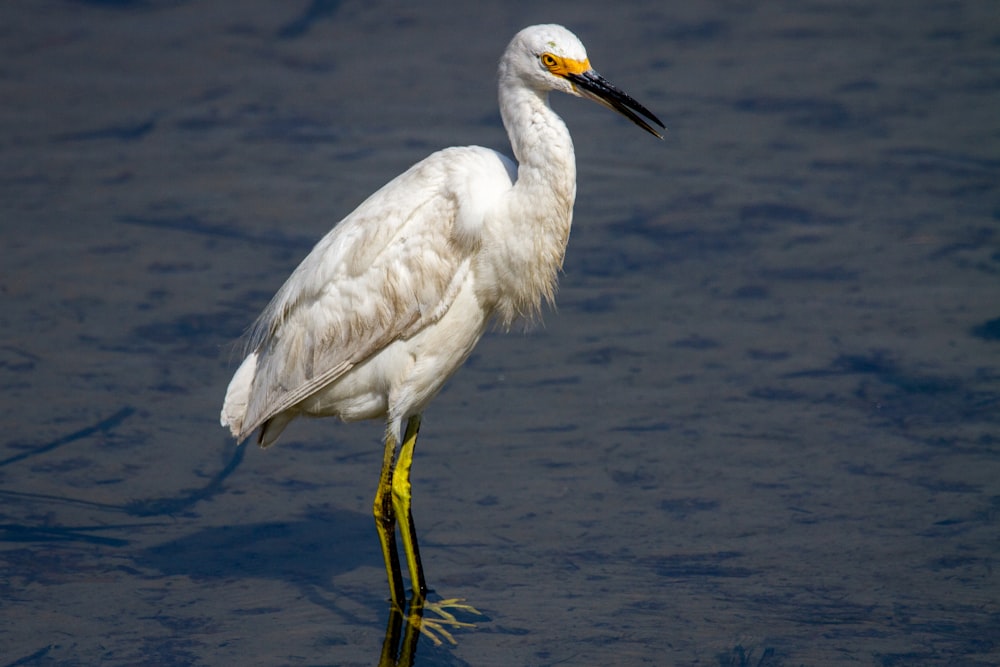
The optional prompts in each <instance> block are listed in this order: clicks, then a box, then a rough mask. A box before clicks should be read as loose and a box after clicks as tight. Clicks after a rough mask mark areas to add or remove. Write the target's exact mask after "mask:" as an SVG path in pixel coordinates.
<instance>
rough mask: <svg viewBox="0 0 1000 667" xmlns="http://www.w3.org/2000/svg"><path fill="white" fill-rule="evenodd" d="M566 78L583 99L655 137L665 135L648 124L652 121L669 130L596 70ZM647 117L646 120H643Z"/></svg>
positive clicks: (647, 110) (660, 137)
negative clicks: (613, 113)
mask: <svg viewBox="0 0 1000 667" xmlns="http://www.w3.org/2000/svg"><path fill="white" fill-rule="evenodd" d="M566 78H567V79H569V80H570V81H571V82H572V83H573V85H574V86H575V87H576V90H577V92H578V93H580V95H581V96H582V97H587V98H590V99H592V100H594V101H595V102H600V103H601V104H603V105H604V106H606V107H608V108H609V109H613V110H614V111H617V112H618V113H620V114H621V115H623V116H625V117H626V118H628V119H629V120H630V121H632V122H633V123H635V124H636V125H638V126H639V127H641V128H642V129H644V130H646V131H647V132H649V133H650V134H652V135H653V136H654V137H657V138H658V139H662V138H663V135H662V134H660V133H659V132H658V131H657V130H656V129H654V128H653V126H652V125H650V124H649V122H647V119H648V120H649V121H652V122H653V123H656V124H657V125H659V126H660V127H661V128H663V129H664V130H665V129H667V128H666V125H664V124H663V122H662V121H661V120H660V119H659V118H657V117H656V116H655V115H653V112H651V111H650V110H649V109H647V108H646V107H644V106H642V105H641V104H639V103H638V102H636V101H635V100H634V99H632V96H631V95H629V94H628V93H626V92H625V91H623V90H621V89H619V88H616V87H615V86H614V85H613V84H612V83H611V82H610V81H608V80H607V79H605V78H604V77H603V76H601V75H600V74H598V73H597V72H595V71H594V70H587V71H586V72H583V73H582V74H567V75H566ZM643 116H645V118H643Z"/></svg>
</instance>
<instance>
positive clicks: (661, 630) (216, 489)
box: [0, 0, 1000, 667]
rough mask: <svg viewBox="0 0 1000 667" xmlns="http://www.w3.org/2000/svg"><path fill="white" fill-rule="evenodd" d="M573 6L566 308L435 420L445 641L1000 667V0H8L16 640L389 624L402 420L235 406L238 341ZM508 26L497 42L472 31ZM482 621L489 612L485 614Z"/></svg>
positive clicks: (216, 644)
mask: <svg viewBox="0 0 1000 667" xmlns="http://www.w3.org/2000/svg"><path fill="white" fill-rule="evenodd" d="M549 20H559V21H561V22H563V23H565V24H566V25H567V26H568V27H570V28H571V29H572V30H574V31H575V32H577V34H578V35H579V36H580V37H581V38H582V39H583V41H584V42H585V43H586V44H587V45H588V49H589V55H590V57H591V61H592V62H593V63H594V64H595V66H596V67H597V68H598V69H599V70H600V71H601V72H602V73H603V74H604V75H605V76H607V77H608V78H609V79H610V80H612V81H614V82H616V83H618V84H619V85H620V86H621V87H623V88H624V89H626V90H628V91H630V92H631V93H633V94H634V95H635V97H636V98H637V99H639V100H641V101H642V102H643V103H644V104H646V105H647V106H648V107H650V108H651V109H652V110H653V111H655V112H656V113H657V114H658V115H659V116H660V117H661V118H663V119H664V121H665V122H666V123H667V125H668V127H669V128H670V133H669V134H668V136H667V140H666V141H665V142H664V143H660V142H656V141H654V140H652V139H651V138H650V137H649V136H647V135H645V134H643V133H642V132H640V131H638V130H637V129H636V128H634V127H632V126H631V125H629V124H628V122H627V121H624V120H620V119H617V118H615V117H614V116H613V115H612V114H610V113H608V112H607V111H606V110H604V109H601V108H599V107H597V106H596V105H592V104H587V103H584V102H581V101H579V100H570V99H555V100H553V105H554V106H555V107H556V108H557V110H558V111H559V112H560V113H561V114H562V115H563V116H564V118H565V119H566V121H567V124H568V125H569V127H570V130H571V132H572V133H573V136H574V139H575V141H576V145H577V159H578V164H579V195H578V201H577V209H576V216H575V221H574V224H575V226H574V231H573V238H572V239H571V242H570V247H569V251H568V254H567V260H566V266H565V275H564V276H563V279H562V284H561V289H560V294H559V298H558V302H559V308H558V310H557V311H556V312H551V313H548V314H547V315H546V318H545V323H544V325H543V326H540V327H536V328H534V329H531V330H529V331H528V332H526V333H521V332H515V333H512V334H508V335H503V334H499V333H493V334H490V335H489V336H487V337H486V338H485V339H484V340H483V341H482V343H481V344H480V346H479V347H478V348H477V350H476V352H475V354H474V356H473V357H472V359H470V361H469V363H468V365H467V367H466V368H464V369H463V370H462V371H461V372H459V374H458V375H457V376H456V377H455V378H454V379H453V380H452V382H451V383H450V384H449V385H448V387H447V388H446V389H445V390H444V391H443V392H442V394H441V396H440V397H439V398H438V399H437V400H436V402H435V403H434V404H433V405H432V407H431V408H430V409H429V410H428V411H427V413H426V415H425V420H424V425H423V429H422V437H421V441H420V443H419V446H418V452H417V460H416V465H415V468H414V482H415V490H414V492H415V512H416V521H417V525H418V529H419V534H420V537H421V538H422V543H421V546H422V548H423V556H424V565H425V568H426V571H427V575H428V578H429V582H430V584H431V586H432V587H433V588H434V589H435V590H436V592H437V593H438V594H439V595H440V596H442V597H453V596H457V597H463V598H466V599H468V601H469V602H470V603H472V604H474V605H475V606H476V607H478V608H479V609H480V610H482V611H483V612H484V613H485V616H484V617H483V618H481V619H479V620H478V627H477V629H475V630H462V631H459V632H457V633H456V637H457V639H458V645H457V646H454V647H450V646H447V645H446V646H443V647H435V646H433V645H432V644H431V643H430V642H428V641H422V642H421V643H420V645H419V646H418V649H417V659H416V664H419V665H425V666H426V665H554V664H567V663H571V664H586V665H608V664H620V665H639V664H656V665H664V664H667V665H671V664H676V665H693V664H701V665H727V666H728V665H755V666H762V667H763V666H774V665H789V666H790V665H834V664H872V665H994V664H997V663H1000V639H998V638H1000V585H998V584H1000V582H998V574H997V571H998V567H997V564H998V552H1000V541H998V535H1000V530H998V529H1000V151H998V148H1000V121H998V120H997V119H998V116H997V114H996V110H997V109H998V108H1000V78H998V76H997V73H998V72H1000V23H998V21H997V18H996V12H995V5H994V3H992V2H988V1H982V2H963V3H946V4H942V3H933V2H916V3H914V2H907V3H902V2H889V3H881V4H879V5H878V6H872V5H871V4H870V3H861V2H844V3H820V2H804V3H803V2H773V3H763V4H761V3H732V2H721V1H720V2H706V3H697V4H693V5H691V6H686V7H682V6H669V7H665V6H663V5H662V3H654V2H637V3H630V4H629V5H627V6H625V5H623V6H621V7H617V8H616V10H615V12H613V13H609V12H608V10H607V9H606V8H605V6H604V5H601V4H599V3H594V5H593V6H592V7H591V6H586V5H584V6H581V5H580V3H557V5H554V6H553V5H551V3H549V5H547V7H546V8H545V11H544V13H543V8H541V7H539V6H537V4H535V3H530V4H529V3H520V2H515V3H504V5H503V6H500V7H495V8H493V7H481V6H476V7H472V6H460V5H452V4H449V3H440V2H432V3H423V4H422V5H421V6H420V7H419V8H410V9H403V10H399V9H392V10H390V9H387V8H385V7H380V6H378V5H377V4H369V5H367V6H366V7H365V8H360V7H354V6H350V5H348V4H347V3H334V2H323V1H320V0H316V1H314V2H312V3H311V4H310V3H305V2H301V3H265V2H258V1H256V0H254V1H251V2H246V3H242V4H241V5H240V11H239V12H235V11H234V10H233V5H232V3H223V2H201V3H184V2H155V1H151V2H106V1H105V2H97V1H92V2H85V1H80V2H38V3H29V2H20V1H17V2H8V3H5V4H4V5H3V6H2V8H0V26H2V27H0V35H2V39H0V49H2V55H3V59H2V63H3V64H2V65H0V90H2V91H3V98H4V100H5V102H4V104H3V105H0V145H2V149H0V167H2V168H0V202H2V204H0V205H2V207H3V209H2V211H3V212H2V222H0V230H2V232H0V234H2V237H0V260H2V261H0V266H2V267H3V268H2V269H0V294H2V298H3V304H4V307H3V309H2V310H0V322H2V332H3V337H2V340H0V383H2V396H3V399H2V400H3V402H4V410H3V411H2V417H0V420H2V421H0V425H2V432H3V434H4V435H3V438H2V440H0V497H2V505H0V515H2V516H0V571H2V572H3V577H2V578H0V665H50V664H109V665H110V664H140V663H141V664H159V665H171V664H185V665H188V664H204V665H217V664H234V663H237V662H241V663H242V662H247V661H250V662H253V663H255V664H335V665H361V664H373V663H375V662H377V660H378V657H379V652H380V651H381V648H382V639H383V631H384V628H385V625H386V622H387V619H388V605H387V603H386V597H387V595H388V589H387V586H386V583H385V580H384V578H385V574H384V570H383V567H382V564H381V558H380V554H379V551H378V546H377V540H376V536H375V531H374V527H373V525H372V520H371V517H370V508H371V497H372V494H373V493H374V487H375V483H376V481H377V475H378V466H379V464H380V456H381V451H380V445H379V437H380V436H381V433H382V427H381V425H378V424H375V423H368V424H355V425H346V426H345V425H339V424H336V423H334V422H332V421H320V422H303V423H300V424H296V425H294V426H293V427H292V428H291V429H290V430H289V432H288V433H287V434H286V436H284V437H283V439H282V441H281V443H279V445H278V446H276V447H275V448H272V449H269V450H266V451H261V450H258V449H256V448H252V447H251V448H247V449H235V448H234V446H233V443H232V442H231V441H229V440H228V439H227V437H226V434H225V433H224V432H223V430H222V429H221V428H219V426H218V421H217V414H218V409H219V406H220V403H221V399H222V395H223V392H224V390H225V386H226V383H227V382H228V379H229V377H230V374H231V372H232V370H233V369H234V368H235V365H236V362H237V361H238V348H237V347H236V346H235V345H234V341H236V340H237V339H238V337H239V336H240V334H241V332H242V331H243V329H244V327H246V326H247V325H248V324H249V323H250V322H251V321H252V319H253V317H254V316H255V315H256V314H257V312H259V310H260V309H261V308H262V307H263V306H264V305H265V303H266V302H267V300H268V299H269V298H270V296H271V294H273V292H274V290H276V289H277V288H278V287H279V286H280V284H281V282H282V281H283V280H284V278H285V277H286V276H287V275H288V273H289V272H290V271H291V269H292V268H294V266H295V265H296V264H297V263H298V261H299V260H300V259H301V258H302V257H303V256H304V255H305V254H306V253H307V252H308V250H309V248H310V247H311V245H312V244H313V243H314V242H315V241H316V240H317V239H318V238H319V237H320V236H321V235H322V234H323V233H324V232H325V231H326V230H327V229H328V228H329V227H330V226H331V225H332V224H333V223H334V222H335V221H336V220H338V219H339V218H340V217H341V216H343V215H344V214H346V213H347V212H349V210H350V209H351V208H352V207H353V206H354V205H356V204H357V203H358V202H360V201H361V200H362V199H363V198H364V197H365V196H366V195H367V194H369V193H370V192H372V191H374V190H375V189H376V188H377V187H379V186H380V185H381V184H382V183H384V182H385V181H387V180H388V179H389V178H391V177H392V176H394V175H396V174H397V173H399V172H401V171H402V170H403V169H405V168H406V167H408V166H409V165H410V164H412V163H413V162H415V161H417V160H419V159H421V158H422V157H424V156H425V155H426V154H428V153H429V152H431V151H433V150H435V149H437V148H439V147H443V146H447V145H453V144H469V143H478V144H482V145H487V146H492V147H503V148H504V150H507V148H506V146H507V143H506V139H505V137H504V135H503V130H502V127H501V126H500V123H499V117H498V114H497V112H496V107H495V93H494V88H495V82H494V63H495V62H496V60H497V58H498V57H499V55H500V53H501V51H502V49H503V48H504V46H505V45H506V43H507V41H508V40H509V38H510V36H511V35H513V34H514V32H516V30H518V29H519V28H521V27H523V26H524V25H528V24H531V23H536V22H540V21H549ZM470 37H471V39H470ZM469 620H473V619H469Z"/></svg>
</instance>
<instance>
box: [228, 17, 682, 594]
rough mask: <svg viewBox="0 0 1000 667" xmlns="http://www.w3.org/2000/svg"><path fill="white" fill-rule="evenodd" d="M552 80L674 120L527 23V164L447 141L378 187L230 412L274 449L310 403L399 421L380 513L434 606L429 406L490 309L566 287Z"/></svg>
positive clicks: (273, 326) (390, 429)
mask: <svg viewBox="0 0 1000 667" xmlns="http://www.w3.org/2000/svg"><path fill="white" fill-rule="evenodd" d="M550 91H560V92H563V93H568V94H570V95H575V96H578V97H586V98H589V99H592V100H595V101H597V102H600V103H601V104H603V105H605V106H607V107H609V108H611V109H613V110H615V111H617V112H619V113H621V114H623V115H625V116H626V117H628V118H629V119H631V120H632V121H633V122H634V123H636V124H637V125H638V126H639V127H641V128H643V129H644V130H646V131H647V132H650V133H651V134H653V135H655V136H657V137H660V134H659V133H658V132H657V131H656V130H655V129H654V128H653V127H652V126H651V125H650V123H655V124H656V125H658V126H660V127H661V128H662V127H663V123H661V122H660V120H659V119H658V118H657V117H656V116H654V115H653V114H652V113H651V112H650V111H648V110H647V109H646V108H645V107H643V106H642V105H641V104H639V103H638V102H636V101H635V100H634V99H632V98H631V97H630V96H629V95H627V94H626V93H624V92H622V91H621V90H619V89H618V88H616V87H614V86H613V85H612V84H610V83H609V82H608V81H607V80H605V79H604V78H603V77H601V76H600V75H599V74H598V73H597V72H595V71H594V70H593V69H591V67H590V62H589V60H588V59H587V53H586V50H585V49H584V47H583V44H581V43H580V40H579V39H577V37H576V36H575V35H573V33H571V32H570V31H569V30H567V29H566V28H563V27H562V26H558V25H537V26H532V27H529V28H525V29H524V30H522V31H521V32H519V33H518V34H517V35H515V36H514V38H513V40H512V41H511V42H510V45H509V46H508V47H507V50H506V51H505V52H504V54H503V57H502V58H501V60H500V65H499V101H500V114H501V116H502V118H503V124H504V127H505V128H506V129H507V134H508V136H509V137H510V142H511V145H512V147H513V149H514V157H515V158H516V159H517V162H516V163H515V162H513V161H511V160H510V159H509V158H507V157H505V156H504V155H502V154H500V153H498V152H496V151H493V150H489V149H486V148H480V147H478V146H467V147H462V148H447V149H445V150H442V151H439V152H437V153H434V154H433V155H431V156H429V157H428V158H426V159H424V160H423V161H421V162H419V163H417V164H416V165H414V166H413V167H411V168H410V169H409V170H408V171H406V172H405V173H403V174H402V175H400V176H398V177H397V178H395V179H394V180H392V181H391V182H389V183H388V184H387V185H385V186H384V187H383V188H382V189H380V190H379V191H377V192H376V193H375V194H373V195H372V196H371V197H369V198H368V199H367V200H366V201H364V202H363V203H362V204H361V205H360V206H358V208H357V209H356V210H355V211H354V212H353V213H351V214H350V215H348V216H347V217H346V218H344V219H343V220H342V221H341V222H340V223H339V224H337V225H336V226H335V227H334V228H333V229H332V230H331V231H330V232H329V233H328V234H327V235H326V236H325V237H323V238H322V239H321V240H320V241H319V243H318V244H317V245H316V247H315V248H313V250H312V252H310V253H309V255H308V256H307V257H306V258H305V259H304V260H303V261H302V263H301V264H300V265H299V266H298V268H297V269H295V271H294V273H292V275H291V276H290V277H289V278H288V280H287V281H286V282H285V284H284V285H283V286H282V287H281V289H280V290H278V293H277V294H275V296H274V298H273V299H272V300H271V302H270V304H268V306H267V307H266V308H265V309H264V312H263V313H261V315H260V317H258V318H257V321H256V322H255V323H254V324H253V326H252V327H251V329H250V331H249V335H248V343H247V351H248V353H249V354H248V355H247V357H246V359H245V360H244V361H243V363H242V365H241V366H240V367H239V369H238V370H237V371H236V374H235V375H234V376H233V379H232V381H231V382H230V384H229V388H228V390H227V391H226V398H225V404H224V406H223V408H222V425H223V426H226V427H228V428H229V429H230V431H231V432H232V434H233V436H235V437H236V438H237V440H239V441H242V440H243V439H244V438H246V437H247V436H248V435H250V434H251V433H253V432H254V431H255V430H257V429H260V432H259V434H258V436H257V442H258V443H259V444H260V445H261V446H262V447H266V446H268V445H270V444H272V443H273V442H274V441H275V440H276V439H277V438H278V436H279V435H280V434H281V432H282V431H283V430H284V429H285V427H286V426H287V425H288V423H289V422H291V421H292V420H293V419H295V418H296V417H298V416H310V417H327V416H334V417H339V418H340V419H341V420H343V421H345V422H350V421H356V420H360V419H376V418H380V419H384V420H385V422H386V429H385V442H384V444H385V448H384V455H383V460H382V473H381V476H380V477H379V483H378V490H377V492H376V494H375V503H374V514H375V519H376V525H377V527H378V533H379V538H380V541H381V543H382V554H383V556H384V558H385V566H386V572H387V575H388V579H389V585H390V593H391V596H392V601H393V603H394V604H395V605H397V606H398V607H400V608H402V606H403V605H404V604H405V602H406V595H405V589H404V587H403V579H402V573H401V568H400V562H399V556H398V555H397V551H396V545H395V535H396V518H397V517H398V518H399V520H400V524H399V530H400V535H401V537H402V540H403V551H404V556H405V558H406V563H407V568H408V569H409V574H410V582H411V586H412V588H413V600H414V601H415V602H418V603H421V604H422V603H423V601H424V596H425V594H426V591H427V586H426V583H425V580H424V575H423V570H422V568H421V565H420V556H419V551H418V548H417V539H416V533H415V530H414V525H413V516H412V513H411V511H410V495H411V494H410V466H411V465H412V463H413V449H414V445H415V443H416V439H417V431H418V429H419V427H420V415H421V412H422V411H423V410H424V408H425V407H426V406H427V404H428V403H429V402H430V400H431V399H432V398H433V397H434V396H435V394H437V392H438V391H439V390H440V389H441V387H442V385H443V384H444V383H445V381H447V380H448V378H449V377H450V376H451V375H452V374H453V373H454V372H455V371H456V370H457V369H458V368H459V366H461V365H462V363H463V362H464V361H465V360H466V358H467V357H468V356H469V353H470V352H472V348H473V347H474V346H475V345H476V343H477V342H478V341H479V338H480V337H481V336H482V335H483V332H484V330H485V329H486V327H487V326H488V325H489V324H490V322H496V323H497V324H499V325H500V326H502V327H509V326H510V325H511V324H512V323H513V322H514V321H515V320H518V319H521V318H531V317H533V316H535V315H537V314H538V312H539V311H540V309H541V306H542V302H543V301H544V302H549V303H551V302H552V300H553V296H554V290H555V286H556V278H557V274H558V272H559V270H560V268H561V266H562V261H563V254H564V252H565V250H566V243H567V241H568V239H569V232H570V221H571V219H572V216H573V202H574V199H575V196H576V164H575V158H574V154H573V142H572V140H571V139H570V135H569V132H568V131H567V129H566V126H565V124H563V121H562V120H561V119H560V118H559V116H557V115H556V114H555V112H553V111H552V109H551V108H550V107H549V103H548V95H549V92H550ZM647 121H648V122H647ZM661 138H662V137H661ZM404 421H405V422H406V427H405V431H403V434H402V439H401V437H400V434H401V431H402V430H403V422H404ZM400 442H401V443H402V445H401V446H400V447H399V453H398V461H397V452H396V450H397V446H398V445H399V443H400Z"/></svg>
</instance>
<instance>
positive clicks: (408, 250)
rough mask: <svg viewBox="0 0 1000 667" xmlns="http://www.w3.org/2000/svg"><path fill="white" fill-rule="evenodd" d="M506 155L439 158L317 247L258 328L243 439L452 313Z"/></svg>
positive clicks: (372, 200)
mask: <svg viewBox="0 0 1000 667" xmlns="http://www.w3.org/2000/svg"><path fill="white" fill-rule="evenodd" d="M498 158H500V156H499V155H498V154H496V153H494V152H493V151H487V150H486V149H479V148H461V149H447V150H444V151H440V152H438V153H435V154H433V155H431V156H430V157H428V158H427V159H425V160H423V161H422V162H419V163H418V164H416V165H414V166H413V167H412V168H410V169H409V170H408V171H406V172H405V173H403V174H401V175H400V176H398V177H397V178H396V179H394V180H393V181H391V182H390V183H388V184H387V185H386V186H385V187H383V188H382V189H381V190H379V191H378V192H376V193H375V194H373V195H372V196H371V197H369V198H368V199H367V200H366V201H365V202H363V203H362V204H361V205H360V206H359V207H358V208H357V209H356V210H355V211H354V212H353V213H351V214H350V215H349V216H348V217H347V218H345V219H344V220H343V221H341V222H340V224H338V225H337V226H336V227H334V228H333V230H331V231H330V232H329V233H328V234H327V235H326V236H325V237H324V238H323V239H322V240H320V242H319V243H318V244H317V245H316V247H315V248H313V250H312V252H310V254H309V255H308V256H307V257H306V258H305V259H304V260H303V261H302V263H301V264H300V265H299V266H298V268H297V269H296V270H295V271H294V272H293V273H292V275H291V276H290V277H289V278H288V280H287V281H286V282H285V284H284V285H283V286H282V287H281V289H280V290H279V291H278V293H277V294H276V295H275V296H274V298H273V299H272V300H271V303H270V304H269V305H268V306H267V308H265V310H264V312H263V313H262V314H261V315H260V317H259V318H258V319H257V321H256V322H255V323H254V325H253V327H252V328H251V333H250V336H249V342H248V348H249V350H252V351H253V354H254V355H255V356H256V368H255V371H254V373H253V378H252V380H251V382H250V386H249V387H248V388H246V389H248V393H247V396H246V412H245V413H244V414H243V418H242V419H241V420H240V422H239V427H238V429H234V430H238V431H239V435H238V436H237V437H238V438H239V439H242V438H243V437H245V436H246V435H248V434H249V433H251V432H253V431H254V430H255V429H256V428H257V427H259V426H260V425H262V424H264V423H265V422H267V421H268V420H269V419H271V418H273V417H275V416H276V415H278V414H280V413H282V412H284V411H285V410H288V409H289V408H291V407H293V406H294V405H295V404H297V403H299V402H300V401H302V400H303V399H305V398H306V397H308V396H310V395H311V394H313V393H315V392H316V391H318V390H319V389H321V388H322V387H324V386H326V385H328V384H330V383H331V382H334V381H335V380H337V379H338V378H339V377H341V376H342V375H343V374H344V373H346V372H348V371H349V370H350V369H351V368H353V367H354V366H355V365H357V364H359V363H361V362H363V361H364V360H365V359H367V358H368V357H370V356H371V355H373V354H375V353H376V352H378V351H379V350H381V349H383V348H384V347H385V346H387V345H389V344H390V343H391V342H392V341H394V340H396V339H399V338H407V337H409V336H412V335H413V334H414V333H416V332H417V331H419V330H420V329H422V328H423V327H425V326H427V325H428V324H430V323H432V322H435V321H437V320H438V319H439V318H440V317H441V316H442V315H443V314H444V313H445V312H446V311H447V309H448V308H449V307H450V306H451V303H452V301H453V300H454V298H455V296H456V294H457V293H458V290H459V288H460V287H461V285H462V283H463V282H464V280H465V279H466V277H467V275H468V272H469V270H470V267H471V262H472V259H473V256H474V254H475V252H476V251H477V249H478V245H479V230H480V228H481V225H482V220H483V216H484V215H485V213H486V211H487V210H488V208H489V207H490V205H491V204H492V201H493V200H495V198H496V197H498V196H500V194H502V193H503V192H505V191H507V190H508V189H509V188H510V186H511V175H510V174H511V169H512V165H511V163H510V162H509V160H506V158H500V159H498ZM238 375H239V372H237V376H238ZM234 380H235V378H234ZM234 383H235V382H234ZM227 402H228V400H227Z"/></svg>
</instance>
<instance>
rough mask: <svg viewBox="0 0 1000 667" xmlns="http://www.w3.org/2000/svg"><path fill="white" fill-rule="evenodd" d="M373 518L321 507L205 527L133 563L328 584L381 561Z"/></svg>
mask: <svg viewBox="0 0 1000 667" xmlns="http://www.w3.org/2000/svg"><path fill="white" fill-rule="evenodd" d="M374 534H375V531H374V529H373V527H372V518H371V517H370V516H368V515H366V514H361V513H359V512H350V511H346V510H321V511H315V512H312V513H310V514H309V515H308V516H306V517H304V518H302V519H300V520H298V521H274V522H268V523H253V524H246V525H237V526H219V527H214V528H205V529H203V530H199V531H198V532H196V533H192V534H190V535H186V536H184V537H182V538H179V539H177V540H173V541H171V542H167V543H165V544H160V545H157V546H155V547H152V548H151V549H147V550H146V551H145V552H143V553H141V554H138V555H137V556H136V559H135V562H136V564H137V565H142V566H146V567H150V568H154V569H156V570H159V571H160V572H162V573H163V574H168V575H183V576H187V577H191V578H192V579H201V580H205V579H231V578H233V577H260V578H265V579H280V580H282V581H286V582H288V583H291V584H295V585H298V586H303V585H308V586H318V587H320V588H328V587H329V582H330V580H331V578H333V577H335V576H337V575H338V574H341V573H343V572H347V571H350V570H353V569H355V568H356V567H358V566H360V565H362V564H364V563H373V562H379V561H381V558H382V557H381V554H380V553H379V552H378V550H377V549H375V542H376V541H375V539H374Z"/></svg>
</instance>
